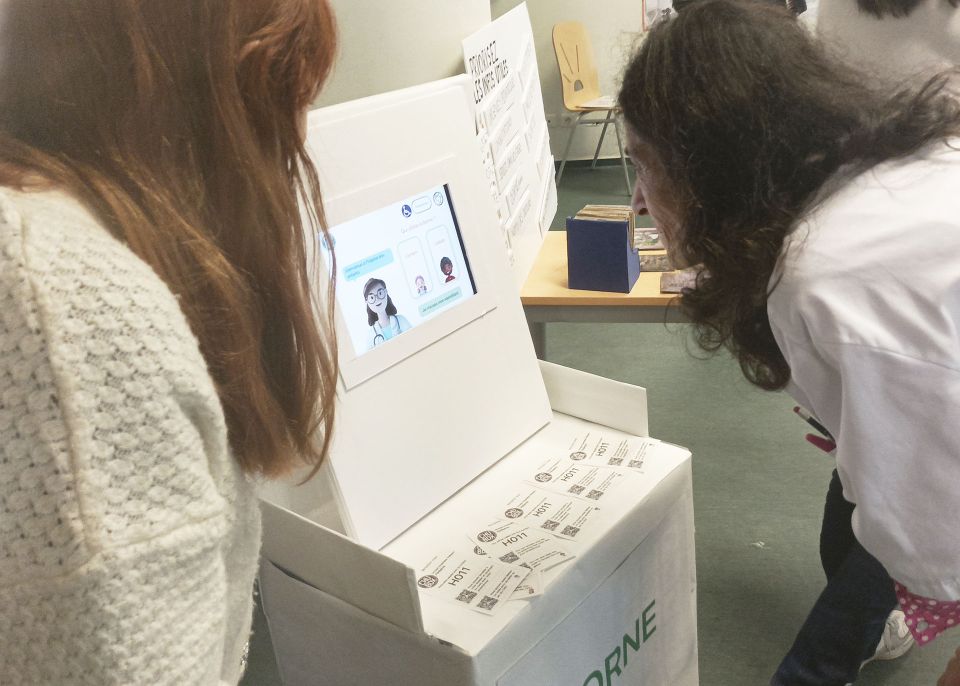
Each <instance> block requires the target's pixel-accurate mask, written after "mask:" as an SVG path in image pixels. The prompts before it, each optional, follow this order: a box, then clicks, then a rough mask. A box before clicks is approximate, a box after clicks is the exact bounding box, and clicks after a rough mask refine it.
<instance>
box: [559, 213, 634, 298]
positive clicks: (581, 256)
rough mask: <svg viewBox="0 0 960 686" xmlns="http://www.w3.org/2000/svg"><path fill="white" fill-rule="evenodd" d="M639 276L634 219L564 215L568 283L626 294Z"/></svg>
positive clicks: (577, 286) (582, 288) (593, 289)
mask: <svg viewBox="0 0 960 686" xmlns="http://www.w3.org/2000/svg"><path fill="white" fill-rule="evenodd" d="M639 277H640V256H639V255H638V253H637V250H636V248H635V247H634V245H633V222H632V221H611V220H606V219H577V218H575V217H567V285H568V287H569V288H575V289H579V290H587V291H613V292H616V293H629V292H630V289H632V288H633V284H635V283H636V282H637V279H638V278H639Z"/></svg>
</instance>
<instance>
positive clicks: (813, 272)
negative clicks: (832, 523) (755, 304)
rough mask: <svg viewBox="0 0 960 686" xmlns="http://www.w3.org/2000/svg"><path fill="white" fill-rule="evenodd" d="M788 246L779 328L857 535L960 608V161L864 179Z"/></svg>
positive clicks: (906, 164)
mask: <svg viewBox="0 0 960 686" xmlns="http://www.w3.org/2000/svg"><path fill="white" fill-rule="evenodd" d="M956 143H957V144H958V146H960V141H958V142H956ZM786 250H787V252H786V257H785V259H784V264H783V273H782V278H781V280H780V282H779V284H778V285H777V287H776V289H775V290H774V291H773V294H772V295H771V297H770V299H769V302H768V306H767V309H768V313H769V316H770V323H771V326H772V328H773V333H774V335H775V337H776V340H777V343H778V344H779V345H780V348H781V350H782V351H783V354H784V356H785V358H786V360H787V362H788V363H789V365H790V368H791V372H792V379H791V383H790V386H789V387H788V389H787V390H788V391H789V392H790V394H791V395H792V396H793V397H794V398H795V399H796V401H797V402H798V403H800V404H802V405H804V406H805V407H807V408H808V409H810V410H811V411H812V412H813V413H814V414H815V415H816V416H817V417H819V418H820V420H821V421H822V422H823V423H824V425H825V426H826V427H827V429H829V430H830V432H831V433H832V434H833V435H834V437H835V438H836V439H837V456H836V457H837V469H838V470H839V473H840V479H841V481H842V483H843V486H844V497H845V498H846V499H847V500H849V501H851V502H852V503H854V504H855V505H856V508H855V510H854V513H853V528H854V532H855V533H856V536H857V538H858V540H859V541H860V542H861V543H862V544H863V546H864V547H865V548H866V549H867V550H868V551H869V552H870V553H872V554H873V555H874V556H875V557H877V559H879V560H880V562H882V563H883V565H884V566H885V567H886V568H887V570H888V571H889V573H890V575H891V576H892V577H893V578H894V579H896V580H897V581H899V582H901V583H902V584H904V585H905V586H906V587H907V588H908V589H909V590H910V591H911V592H913V593H915V594H918V595H922V596H927V597H930V598H937V599H941V600H957V599H960V534H958V531H960V152H958V151H956V150H952V149H949V148H947V147H944V146H937V147H936V148H935V149H933V150H932V151H930V152H928V153H927V154H925V155H918V156H915V157H912V158H910V159H907V160H903V161H896V162H890V163H886V164H883V165H881V166H879V167H876V168H874V169H873V170H871V171H869V172H867V173H865V174H863V175H861V176H859V177H858V178H856V179H854V180H853V181H852V182H850V183H849V184H847V185H846V186H844V187H843V188H842V189H841V190H840V191H839V192H837V193H835V194H834V195H832V196H831V197H830V198H829V199H828V200H827V201H826V202H825V203H824V204H823V205H821V206H820V207H819V208H818V209H817V210H815V211H814V212H813V213H811V215H809V216H808V217H807V218H806V220H805V221H804V222H802V223H801V224H800V225H799V226H798V227H797V228H796V230H795V231H794V232H793V233H792V234H791V235H790V236H789V237H788V240H787V243H786Z"/></svg>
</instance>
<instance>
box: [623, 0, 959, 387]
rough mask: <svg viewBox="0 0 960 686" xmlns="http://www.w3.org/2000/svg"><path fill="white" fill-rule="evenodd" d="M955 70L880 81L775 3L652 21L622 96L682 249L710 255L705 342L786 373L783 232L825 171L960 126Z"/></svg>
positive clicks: (777, 380)
mask: <svg viewBox="0 0 960 686" xmlns="http://www.w3.org/2000/svg"><path fill="white" fill-rule="evenodd" d="M947 82H948V75H946V74H944V75H941V76H938V77H936V78H933V79H931V80H930V81H928V82H927V83H925V84H923V85H922V86H921V87H920V88H919V89H917V90H912V91H901V92H897V93H892V94H891V93H885V92H882V91H880V90H878V87H874V86H872V85H871V82H870V79H869V78H867V77H865V76H863V75H861V74H860V73H858V72H856V71H854V70H852V69H850V68H849V67H847V66H845V65H844V64H842V63H840V62H839V61H837V60H835V59H833V58H832V57H831V56H830V55H829V54H828V53H827V52H826V51H825V50H824V49H823V48H822V46H820V45H819V44H818V43H817V42H816V41H815V40H814V39H813V38H812V37H811V36H810V35H809V34H808V32H807V30H806V29H804V28H803V27H802V26H800V25H799V24H798V23H797V21H796V20H795V19H794V18H793V16H792V15H791V14H790V13H789V12H788V11H787V10H786V9H785V8H781V7H777V6H773V5H771V4H770V3H762V2H750V1H746V0H703V1H702V2H697V3H693V4H691V5H689V6H688V7H686V8H685V9H684V10H683V12H680V13H679V14H678V15H677V16H676V17H675V18H674V19H672V20H670V21H667V22H664V23H662V24H660V25H659V26H657V27H655V28H654V29H653V30H652V31H651V32H650V33H649V34H648V36H647V38H646V40H645V41H644V42H643V44H642V45H641V47H640V48H639V50H638V52H637V53H636V54H635V55H634V57H633V58H632V60H631V61H630V63H629V65H628V67H627V69H626V72H625V76H624V79H623V85H622V88H621V91H620V94H619V104H620V106H621V107H622V109H623V116H624V119H625V120H626V122H627V125H628V128H629V129H630V130H631V132H632V133H633V134H634V135H635V136H636V137H637V138H638V139H639V140H640V141H642V142H643V143H645V144H647V145H648V146H649V147H650V148H651V149H652V150H653V152H654V154H655V155H656V157H657V158H658V162H659V163H660V164H659V166H660V167H662V171H663V174H664V176H665V180H666V182H667V186H666V187H668V188H669V189H670V193H671V197H672V200H673V204H674V205H675V206H676V210H677V218H678V221H679V226H680V234H681V235H680V236H679V243H678V244H677V245H676V246H675V249H676V250H677V251H679V255H680V256H681V257H682V258H683V259H684V260H685V261H686V262H687V263H688V264H702V265H703V266H704V267H705V269H704V270H703V271H701V273H700V276H699V278H698V280H697V285H696V288H694V289H690V290H688V291H686V292H684V295H683V298H682V301H681V306H682V307H683V309H684V311H685V313H686V315H687V316H688V317H689V318H690V320H691V321H692V322H693V324H694V337H695V340H696V343H697V344H698V345H699V346H700V347H701V348H703V349H704V350H707V351H716V350H718V349H720V348H722V347H727V348H729V349H730V350H731V351H732V352H733V354H734V355H735V356H736V357H737V359H738V360H739V363H740V367H741V368H742V369H743V372H744V374H745V375H746V377H747V379H748V380H749V381H750V382H751V383H753V384H755V385H757V386H760V387H761V388H765V389H769V390H773V389H778V388H783V387H784V386H785V385H786V383H787V382H788V381H789V379H790V368H789V366H788V365H787V362H786V360H785V359H784V357H783V354H782V353H781V352H780V349H779V347H778V346H777V343H776V341H775V339H774V337H773V332H772V331H771V329H770V322H769V320H768V318H767V298H768V296H769V294H770V292H771V290H772V288H774V287H775V281H776V280H775V279H773V285H771V277H773V275H774V271H775V269H776V266H777V264H778V262H779V259H780V256H781V251H782V249H783V242H784V237H785V236H786V235H787V233H788V232H789V231H790V229H791V227H793V226H794V225H795V223H796V222H797V220H798V219H799V218H800V217H801V216H802V215H803V214H804V213H805V212H806V211H808V210H809V209H811V207H812V204H813V203H814V200H815V198H818V199H820V198H822V197H823V195H824V194H823V193H821V192H820V191H821V190H824V191H826V187H825V184H826V182H827V181H828V180H831V187H832V186H833V182H834V181H837V180H838V179H840V178H851V177H852V176H854V175H856V174H858V173H861V172H863V171H865V170H867V169H869V168H870V167H872V166H874V165H876V164H879V163H881V162H883V161H886V160H890V159H895V158H899V157H904V156H906V155H910V154H911V153H914V152H916V151H918V150H919V149H921V148H923V147H924V146H926V145H928V144H931V143H933V142H935V141H943V140H946V139H947V138H949V137H951V136H954V135H957V134H960V106H958V104H957V102H956V101H954V100H952V99H951V98H950V97H949V96H947V95H946V94H944V89H945V87H946V85H947Z"/></svg>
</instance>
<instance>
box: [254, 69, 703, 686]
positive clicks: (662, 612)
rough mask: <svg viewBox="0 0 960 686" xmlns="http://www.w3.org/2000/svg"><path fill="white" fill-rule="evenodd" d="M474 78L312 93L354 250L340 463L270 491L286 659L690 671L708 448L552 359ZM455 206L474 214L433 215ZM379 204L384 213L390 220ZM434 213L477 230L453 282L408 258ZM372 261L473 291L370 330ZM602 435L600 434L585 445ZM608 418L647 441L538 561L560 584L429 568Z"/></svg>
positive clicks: (606, 681)
mask: <svg viewBox="0 0 960 686" xmlns="http://www.w3.org/2000/svg"><path fill="white" fill-rule="evenodd" d="M470 85H471V84H470V81H469V80H468V79H465V78H464V79H451V80H448V81H445V82H442V83H439V84H428V85H425V86H422V87H416V88H413V89H408V90H407V91H401V92H398V93H391V94H386V95H384V96H377V97H374V98H368V99H366V100H364V101H361V102H354V103H345V104H344V105H340V106H336V107H332V108H326V109H325V110H315V111H314V112H312V113H311V114H310V119H309V122H308V142H309V144H310V146H311V148H312V149H313V150H314V151H316V154H317V155H318V162H319V163H320V164H319V165H318V166H320V169H321V173H324V172H323V170H326V172H325V175H324V176H323V177H322V188H323V191H324V198H325V206H326V214H327V218H328V221H329V223H330V226H331V227H333V228H332V232H333V239H334V241H338V243H337V246H338V248H337V249H338V257H341V256H346V257H345V258H344V259H343V260H339V259H338V264H339V266H338V267H337V269H338V270H343V271H342V274H343V275H344V278H343V281H342V282H341V280H340V276H341V271H338V272H337V275H338V276H337V279H338V284H337V285H338V289H337V304H338V306H339V307H338V308H337V313H336V316H337V327H338V331H339V332H340V334H341V335H340V336H339V344H340V346H341V347H340V353H341V378H340V382H339V384H338V389H337V390H338V409H337V432H336V434H335V436H334V440H333V442H332V446H331V452H330V455H329V457H328V460H327V462H326V463H325V465H324V467H323V468H322V469H321V471H320V473H319V474H318V475H317V477H316V478H314V479H312V480H310V481H308V482H306V483H303V484H301V483H300V479H299V478H297V477H294V478H293V479H291V480H290V481H288V482H285V483H272V484H270V485H269V486H266V487H265V488H264V490H263V500H264V503H263V551H262V557H261V559H262V567H261V577H260V591H261V600H262V604H263V608H264V611H265V614H266V616H267V621H268V623H269V625H270V630H271V637H272V640H273V645H274V651H275V654H276V656H277V660H278V665H279V668H280V672H281V675H282V677H283V680H284V683H285V684H287V686H296V685H298V684H321V685H329V686H349V685H351V684H356V685H358V686H359V685H363V686H376V685H378V684H389V685H390V686H407V685H409V686H494V685H497V686H566V685H569V686H614V685H615V684H616V685H617V686H621V685H634V686H640V684H644V685H646V686H692V685H693V684H696V683H697V657H696V612H695V600H696V593H695V588H696V586H695V583H696V581H695V566H694V547H693V514H692V505H691V478H690V454H689V452H688V451H686V450H685V449H683V448H680V447H677V446H672V445H669V444H665V443H661V442H658V441H654V440H652V439H646V438H644V437H646V436H647V432H648V430H647V406H646V393H645V391H644V390H643V389H642V388H638V387H635V386H631V385H628V384H623V383H618V382H615V381H610V380H607V379H602V378H599V377H596V376H592V375H590V374H586V373H583V372H579V371H575V370H571V369H566V368H564V367H559V366H557V365H552V364H549V363H546V362H543V363H538V361H537V359H536V357H535V355H534V350H533V345H532V343H531V341H530V337H529V334H528V331H527V326H526V320H525V318H524V315H523V310H522V307H521V305H520V300H519V294H518V292H517V290H516V285H515V281H514V279H513V278H512V274H511V271H510V265H509V262H508V260H507V256H506V254H505V253H504V250H503V246H502V244H501V243H500V241H499V239H498V236H497V233H496V231H497V229H496V226H497V224H496V221H497V220H496V209H495V207H494V204H493V202H492V200H491V199H490V198H489V196H488V195H486V187H487V182H486V180H485V178H484V174H483V170H482V167H481V163H480V160H481V157H482V156H481V151H480V149H479V147H478V145H477V142H476V140H475V137H474V133H473V130H472V126H473V116H472V113H471V111H470V109H469V103H470V90H469V87H470ZM401 130H402V131H404V134H405V135H403V136H397V135H396V132H397V131H401ZM446 207H451V208H455V214H454V215H451V216H450V217H449V218H445V219H442V220H441V219H437V218H436V215H437V214H438V213H441V212H442V211H445V209H444V208H446ZM384 208H386V210H387V211H386V213H384V212H383V210H384ZM371 212H373V213H374V214H373V215H371ZM370 216H375V217H377V221H376V222H371V221H368V218H369V217H370ZM443 216H444V217H445V216H446V215H443ZM369 226H373V227H374V228H375V229H376V231H377V232H379V233H377V234H376V235H373V238H372V239H370V240H368V238H370V237H369V236H368V234H367V233H364V232H365V231H367V229H368V227H369ZM426 226H429V227H433V228H437V227H440V228H443V230H444V231H446V232H447V234H449V237H450V238H451V239H452V237H453V233H452V232H453V231H454V230H456V232H457V235H458V237H459V241H458V242H457V243H456V245H454V241H453V240H450V241H448V244H445V245H444V248H443V250H444V252H443V254H448V253H447V251H448V250H449V249H451V248H456V247H457V246H459V250H460V251H461V252H462V254H463V256H464V259H463V261H462V263H458V265H457V268H458V269H457V270H456V271H455V274H456V276H457V278H456V279H455V280H454V281H452V282H450V283H449V284H447V282H442V281H434V285H433V287H434V290H433V291H432V292H430V293H429V294H428V296H427V297H425V298H424V299H423V300H418V297H419V294H418V293H415V292H413V291H410V292H408V293H406V294H405V293H404V291H403V285H404V281H403V276H404V274H407V276H408V277H409V276H412V275H415V274H420V273H423V272H420V271H419V269H420V267H419V266H418V267H417V271H410V272H409V273H407V272H406V271H404V270H405V265H406V266H409V263H408V262H405V261H404V260H405V259H408V258H409V257H410V255H409V254H407V253H405V252H403V250H404V246H410V245H411V244H410V243H409V241H410V239H411V236H416V235H418V232H421V233H423V231H424V227H426ZM351 227H352V228H351ZM353 230H356V231H357V232H358V233H356V234H351V233H349V232H348V231H353ZM391 232H392V233H391ZM394 234H396V235H394ZM432 236H434V234H433V233H431V232H427V233H426V234H425V235H424V237H423V241H422V242H421V243H420V250H421V251H430V250H432V246H433V245H434V244H433V243H431V241H432V240H433V238H432ZM442 237H443V236H442V235H441V238H442ZM418 240H419V239H418ZM321 247H322V246H321ZM414 247H416V245H414ZM364 251H369V254H368V253H367V252H364ZM414 257H415V255H414ZM426 264H427V266H428V267H429V266H430V265H435V264H436V260H433V261H430V262H427V263H426ZM468 265H469V268H468ZM391 270H392V271H391ZM370 277H378V278H382V279H383V280H384V281H386V282H388V283H389V284H390V288H391V291H390V292H391V293H392V294H393V295H392V296H391V297H392V298H393V299H394V300H395V302H396V306H397V308H398V311H399V312H401V313H406V315H407V316H408V317H411V320H414V321H416V320H415V318H414V317H413V314H412V313H414V312H417V311H420V312H421V313H422V312H427V311H429V308H430V307H432V305H430V304H431V303H434V304H435V303H442V302H446V301H445V300H439V299H438V297H440V298H445V297H446V296H445V295H443V294H444V293H447V294H454V290H453V289H460V290H459V291H458V294H456V298H458V300H457V301H456V305H455V306H453V307H451V308H449V309H447V310H444V311H441V312H440V313H439V314H438V315H437V316H435V317H432V318H426V317H424V318H422V320H421V321H420V322H419V323H415V325H414V326H411V327H410V328H409V329H408V330H406V331H405V332H403V331H401V332H400V334H397V335H396V340H392V339H391V340H390V342H389V343H386V342H384V344H383V345H382V347H377V346H376V344H375V339H374V340H373V343H374V345H372V346H371V347H369V348H367V347H366V346H364V345H362V344H359V345H358V344H357V342H356V341H357V338H356V337H355V336H353V337H351V336H352V330H351V327H353V329H354V330H355V329H356V327H357V326H358V321H359V322H361V324H359V326H363V325H364V324H362V322H363V321H365V319H366V317H365V316H364V317H362V318H360V319H358V317H357V314H358V312H359V313H360V314H363V311H362V309H360V307H361V304H362V303H363V299H364V298H366V296H367V293H366V292H363V293H361V292H360V291H359V288H360V286H361V285H362V284H363V283H364V282H365V281H366V280H367V279H368V278H370ZM468 277H469V278H468ZM409 280H410V279H408V281H409ZM341 286H343V287H342V288H341ZM471 291H472V293H471ZM325 292H326V291H325V283H324V282H322V281H321V283H320V284H319V286H318V288H317V293H318V295H319V296H320V297H323V294H324V293H325ZM344 294H347V295H349V297H347V295H344ZM378 297H381V298H383V297H384V296H378ZM451 297H453V296H452V295H451ZM367 302H369V301H367ZM417 303H420V305H419V306H418V307H419V310H418V307H414V305H415V304H417ZM638 437H639V438H638ZM588 438H589V440H590V441H592V443H591V445H595V446H596V449H594V448H591V450H592V451H593V452H592V453H591V455H590V457H587V453H586V452H584V451H583V450H581V449H579V448H573V447H572V446H576V445H586V442H588ZM605 440H609V442H610V444H611V445H613V444H616V445H621V446H622V445H626V444H629V445H635V446H636V445H639V446H640V447H639V448H637V449H636V450H635V451H634V452H632V453H630V454H632V455H634V456H635V457H637V459H635V460H633V461H634V462H636V467H635V471H633V472H624V475H622V476H618V477H617V487H616V488H615V489H614V488H612V487H611V488H610V489H608V490H606V491H604V492H602V493H601V495H602V500H600V499H599V498H600V496H597V499H595V500H588V499H587V498H586V497H581V498H580V500H579V501H577V502H579V505H578V506H577V507H578V508H580V509H578V510H577V511H578V512H580V510H581V509H582V510H583V512H584V513H586V514H585V515H584V516H585V517H586V519H587V521H588V522H589V524H590V526H589V527H588V526H587V524H586V523H578V524H577V526H572V525H567V530H565V531H560V532H558V533H566V534H568V535H571V536H573V535H575V536H577V538H576V545H575V546H571V551H572V552H573V553H574V554H575V557H574V558H572V559H570V558H568V559H567V560H566V561H564V562H563V563H562V564H559V565H557V566H555V567H552V568H550V569H547V570H546V571H543V572H542V582H543V588H542V594H541V595H539V596H537V597H532V598H525V599H522V600H506V599H504V600H503V601H502V602H500V601H498V602H499V604H498V605H497V608H498V611H497V612H496V614H483V613H481V612H479V611H475V610H474V609H471V608H469V607H467V606H464V605H463V603H457V602H455V601H454V600H443V599H440V598H438V597H437V596H436V595H433V594H432V593H431V592H430V591H423V592H421V591H420V589H418V586H417V579H416V578H415V573H414V570H415V569H417V568H418V567H422V566H423V563H424V562H425V560H428V559H430V556H431V555H436V554H437V553H438V552H442V551H444V550H449V549H450V548H452V547H457V546H458V545H464V544H467V543H469V542H468V541H467V534H468V532H469V531H470V529H471V528H473V527H475V526H476V525H486V524H487V523H489V522H490V521H491V515H492V514H504V515H506V516H508V517H509V516H512V513H513V512H514V510H513V509H511V510H510V512H511V514H507V513H506V511H505V510H504V507H505V506H504V503H505V501H506V500H507V497H508V496H509V495H511V491H513V490H515V489H517V488H522V489H524V490H525V491H529V490H530V489H531V488H533V489H534V490H535V491H536V492H540V491H539V490H537V489H538V488H539V487H538V486H531V485H530V483H529V479H530V478H531V477H535V476H539V472H538V471H537V470H539V469H540V468H541V467H542V463H543V461H544V459H556V456H558V455H559V456H560V457H561V458H562V459H564V460H567V459H569V460H580V459H584V460H587V461H588V462H589V460H591V459H594V458H597V459H600V456H604V457H603V458H602V459H607V457H606V455H607V453H606V452H605V451H606V447H605V446H606V445H607V443H605V442H604V441H605ZM624 442H626V443H624ZM601 448H602V449H601ZM641 450H642V451H643V452H642V454H643V455H644V456H645V457H643V459H639V456H640V455H641ZM581 454H582V455H583V457H581ZM574 455H576V456H577V457H574ZM577 464H587V462H583V463H581V462H578V463H577ZM625 469H634V468H633V467H629V468H628V467H625ZM567 471H569V470H567ZM586 471H589V470H586ZM618 473H619V472H618ZM537 481H538V482H539V481H540V480H539V479H537ZM564 488H566V486H565V487H564ZM598 488H599V486H598ZM575 500H577V498H576V497H575V496H569V500H568V502H573V501H575ZM518 509H519V508H518ZM528 513H530V514H531V515H533V513H532V512H530V510H528ZM587 515H589V516H587ZM556 519H560V517H557V518H556ZM547 524H551V525H552V522H549V523H548V522H538V523H537V524H535V525H534V526H540V528H541V529H546V530H548V531H552V530H553V529H552V528H551V526H547ZM474 530H475V529H474ZM571 531H572V532H573V533H570V532H571ZM538 533H539V535H540V537H541V538H542V532H538Z"/></svg>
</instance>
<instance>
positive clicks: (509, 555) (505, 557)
mask: <svg viewBox="0 0 960 686" xmlns="http://www.w3.org/2000/svg"><path fill="white" fill-rule="evenodd" d="M519 559H520V558H519V557H518V556H517V554H516V553H507V554H506V555H501V556H500V560H501V561H503V562H506V563H511V562H516V561H517V560H519Z"/></svg>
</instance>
